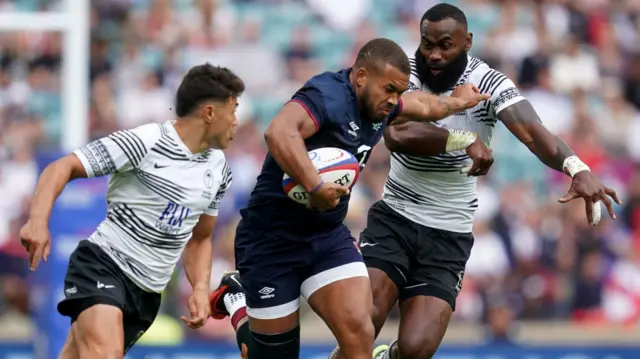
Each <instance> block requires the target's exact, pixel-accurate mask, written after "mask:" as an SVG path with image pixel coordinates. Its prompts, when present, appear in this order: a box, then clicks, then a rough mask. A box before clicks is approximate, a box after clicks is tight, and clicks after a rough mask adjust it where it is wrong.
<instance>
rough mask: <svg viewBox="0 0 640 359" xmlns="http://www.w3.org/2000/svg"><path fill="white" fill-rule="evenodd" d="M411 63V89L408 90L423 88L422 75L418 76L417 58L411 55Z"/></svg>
mask: <svg viewBox="0 0 640 359" xmlns="http://www.w3.org/2000/svg"><path fill="white" fill-rule="evenodd" d="M409 63H410V64H411V75H410V76H409V89H408V90H407V92H409V91H416V90H420V89H421V88H422V81H420V77H419V76H418V68H417V65H416V59H415V58H414V57H410V58H409Z"/></svg>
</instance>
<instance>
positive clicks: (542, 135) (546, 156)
mask: <svg viewBox="0 0 640 359" xmlns="http://www.w3.org/2000/svg"><path fill="white" fill-rule="evenodd" d="M498 117H499V119H500V121H502V122H503V123H504V124H505V126H506V127H507V128H508V129H509V131H511V133H513V134H514V135H515V136H516V137H517V138H518V139H519V140H520V142H522V143H524V144H525V145H526V146H527V147H528V148H529V150H530V151H531V152H533V154H535V155H536V156H537V157H538V159H540V161H542V163H544V164H545V165H547V166H548V167H550V168H553V169H554V170H556V171H560V172H562V171H563V169H562V165H563V164H564V160H565V159H566V158H567V157H570V156H573V155H574V152H573V150H571V148H569V146H567V144H566V143H564V142H563V141H562V140H561V139H559V138H558V137H556V136H554V135H553V134H552V133H551V132H549V130H547V128H546V127H544V126H543V124H542V121H541V120H540V117H538V114H537V113H536V111H535V109H534V108H533V106H532V105H531V103H529V101H527V100H522V101H520V102H518V103H515V104H513V105H511V106H509V107H507V108H505V109H504V110H502V111H501V112H500V113H499V114H498Z"/></svg>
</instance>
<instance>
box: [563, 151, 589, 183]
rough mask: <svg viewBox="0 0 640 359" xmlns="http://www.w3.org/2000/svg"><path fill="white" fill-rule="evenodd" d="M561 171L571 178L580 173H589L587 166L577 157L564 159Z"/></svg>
mask: <svg viewBox="0 0 640 359" xmlns="http://www.w3.org/2000/svg"><path fill="white" fill-rule="evenodd" d="M562 169H563V170H564V172H565V173H566V174H568V175H569V176H571V178H573V177H575V175H576V174H578V173H579V172H582V171H591V169H590V168H589V166H587V165H586V164H585V163H584V162H582V161H581V160H580V159H579V158H578V156H569V157H567V158H565V159H564V162H563V163H562Z"/></svg>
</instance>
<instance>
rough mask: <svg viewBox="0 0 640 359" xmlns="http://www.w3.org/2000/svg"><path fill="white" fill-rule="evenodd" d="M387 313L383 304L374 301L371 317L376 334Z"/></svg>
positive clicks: (385, 319)
mask: <svg viewBox="0 0 640 359" xmlns="http://www.w3.org/2000/svg"><path fill="white" fill-rule="evenodd" d="M388 315H389V311H388V310H387V309H386V308H383V306H381V305H376V304H375V303H374V307H373V313H372V315H371V319H372V320H373V326H374V327H375V333H376V334H378V332H380V330H381V329H382V326H383V325H384V323H385V322H386V321H387V316H388Z"/></svg>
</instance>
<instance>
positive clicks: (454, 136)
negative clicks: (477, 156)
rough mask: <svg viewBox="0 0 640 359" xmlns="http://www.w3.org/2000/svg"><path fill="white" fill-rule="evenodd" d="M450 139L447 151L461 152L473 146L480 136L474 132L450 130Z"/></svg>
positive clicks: (448, 139)
mask: <svg viewBox="0 0 640 359" xmlns="http://www.w3.org/2000/svg"><path fill="white" fill-rule="evenodd" d="M448 131H449V137H448V138H447V146H446V148H445V151H447V152H452V151H459V150H464V149H465V148H467V147H469V146H471V144H472V143H474V142H475V141H476V138H477V137H478V135H476V134H475V133H473V132H469V131H463V130H454V129H448Z"/></svg>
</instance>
